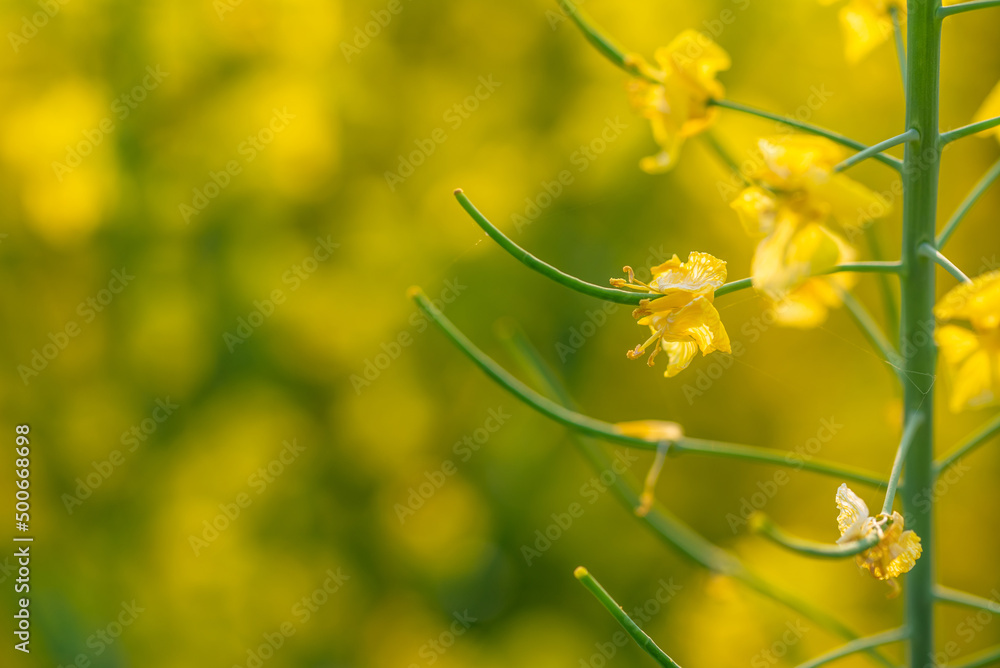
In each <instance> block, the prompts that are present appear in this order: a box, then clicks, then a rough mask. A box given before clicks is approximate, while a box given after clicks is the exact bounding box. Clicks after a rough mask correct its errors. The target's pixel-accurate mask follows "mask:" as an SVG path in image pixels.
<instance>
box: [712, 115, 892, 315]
mask: <svg viewBox="0 0 1000 668" xmlns="http://www.w3.org/2000/svg"><path fill="white" fill-rule="evenodd" d="M758 148H759V149H760V153H761V158H762V160H761V163H760V166H759V167H758V168H757V169H756V170H755V172H754V173H753V174H750V175H749V176H748V178H749V179H750V180H751V181H752V183H753V184H754V185H751V186H748V187H747V188H746V189H744V190H743V192H741V193H740V194H739V195H737V197H736V199H735V200H733V202H732V204H731V206H732V208H733V209H734V210H735V211H736V213H737V214H738V215H739V218H740V221H741V222H742V223H743V227H744V229H746V231H747V232H748V233H749V234H750V235H751V236H755V237H758V238H759V237H763V238H762V239H761V241H760V243H758V245H757V249H756V251H755V252H754V258H753V263H752V276H753V285H754V287H755V288H756V289H757V290H758V291H760V292H762V293H763V294H764V295H765V296H766V297H767V298H768V299H769V300H771V301H772V302H773V308H774V312H775V317H776V318H777V320H778V322H780V323H782V324H785V325H791V326H797V327H814V326H816V325H819V324H820V323H822V322H823V321H824V320H825V319H826V314H827V310H828V308H829V307H834V306H837V305H839V304H840V295H839V290H841V289H847V288H850V287H851V286H852V284H853V280H852V278H853V277H852V276H851V275H850V274H841V275H837V276H816V275H817V274H822V273H823V272H824V271H827V270H829V269H832V268H833V267H835V266H836V265H838V264H841V263H844V262H850V261H852V260H854V259H855V257H856V253H855V251H854V249H853V248H852V247H851V245H850V244H849V243H848V242H847V240H846V239H844V238H843V237H842V236H841V235H840V234H839V233H838V226H839V227H841V228H844V229H847V230H854V231H857V230H858V229H859V228H860V225H861V223H862V218H861V217H860V216H859V214H858V212H859V211H872V210H881V211H883V212H888V211H889V206H888V205H887V204H886V203H883V202H881V200H880V199H879V196H878V195H876V194H875V193H874V192H872V191H871V190H869V189H868V188H866V187H864V186H863V185H861V184H860V183H857V182H856V181H853V180H851V179H849V178H847V177H846V176H844V175H843V174H838V173H835V172H834V171H833V168H834V167H835V166H836V165H837V163H839V162H840V161H841V160H843V159H844V158H845V157H846V155H845V152H844V151H843V150H842V149H841V148H840V147H839V146H837V145H836V144H834V143H833V142H831V141H829V140H827V139H823V138H821V137H813V136H810V135H786V136H781V137H770V138H764V139H761V140H760V141H759V142H758ZM865 220H867V219H865Z"/></svg>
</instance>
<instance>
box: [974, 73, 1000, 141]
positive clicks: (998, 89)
mask: <svg viewBox="0 0 1000 668" xmlns="http://www.w3.org/2000/svg"><path fill="white" fill-rule="evenodd" d="M997 116H1000V83H997V85H996V86H994V87H993V90H991V91H990V94H989V95H987V96H986V99H985V100H983V106H981V107H979V111H977V112H976V117H975V118H973V119H972V122H973V123H978V122H979V121H988V120H989V119H991V118H996V117H997ZM986 132H987V133H989V134H993V135H995V136H996V138H997V139H1000V126H997V127H995V128H990V129H989V130H986Z"/></svg>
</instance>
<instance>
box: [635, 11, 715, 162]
mask: <svg viewBox="0 0 1000 668" xmlns="http://www.w3.org/2000/svg"><path fill="white" fill-rule="evenodd" d="M628 59H629V62H630V63H631V64H633V65H635V66H636V67H638V68H639V70H640V71H641V72H642V73H643V74H644V75H646V76H647V77H648V78H649V79H653V80H654V81H655V82H656V83H653V82H652V81H648V80H647V79H644V78H635V79H632V80H631V81H629V83H628V93H629V99H630V101H631V102H632V105H633V106H634V107H635V108H636V109H638V110H639V111H640V112H641V113H642V115H643V116H645V117H646V118H648V119H649V122H650V124H651V125H652V127H653V137H654V138H655V139H656V143H658V144H659V145H660V147H661V149H662V150H661V151H660V152H659V153H658V154H656V155H655V156H651V157H648V158H643V160H642V161H641V162H640V163H639V166H640V167H641V168H642V169H643V171H646V172H648V173H650V174H656V173H659V172H665V171H667V170H669V169H671V168H672V167H673V166H674V164H675V163H676V161H677V156H678V155H679V154H680V150H681V146H682V145H683V143H684V140H685V139H687V138H688V137H691V136H692V135H696V134H698V133H699V132H702V131H704V130H705V129H706V128H708V127H709V126H710V125H711V124H712V123H713V122H714V121H715V118H716V116H717V115H718V109H716V108H714V107H713V106H711V105H710V104H709V102H710V101H711V100H712V99H718V98H721V97H722V96H723V95H724V93H725V90H724V89H723V87H722V84H720V83H719V82H718V81H716V79H715V75H716V74H717V73H718V72H720V71H722V70H727V69H729V66H730V59H729V54H728V53H726V52H725V51H724V50H723V49H722V48H720V47H719V46H718V45H717V44H715V42H713V41H712V40H711V39H709V38H708V37H707V36H706V35H704V34H703V33H700V32H698V31H697V30H685V31H684V32H682V33H681V34H680V35H678V36H677V37H675V38H674V40H673V41H672V42H671V43H670V44H669V45H668V46H667V47H665V48H661V49H658V50H657V52H656V62H657V64H658V65H659V69H657V68H655V67H653V66H652V65H650V64H649V63H648V62H647V61H646V60H645V59H644V58H643V57H642V56H640V55H637V54H630V55H629V56H628Z"/></svg>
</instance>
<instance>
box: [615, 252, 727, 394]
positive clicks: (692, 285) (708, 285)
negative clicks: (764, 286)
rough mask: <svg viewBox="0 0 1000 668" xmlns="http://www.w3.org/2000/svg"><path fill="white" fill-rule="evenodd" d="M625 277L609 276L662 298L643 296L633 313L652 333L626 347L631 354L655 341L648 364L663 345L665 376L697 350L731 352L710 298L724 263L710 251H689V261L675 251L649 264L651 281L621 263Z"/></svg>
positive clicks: (638, 353)
mask: <svg viewBox="0 0 1000 668" xmlns="http://www.w3.org/2000/svg"><path fill="white" fill-rule="evenodd" d="M624 271H625V272H626V273H627V274H628V280H625V279H622V278H616V279H611V284H612V285H614V286H615V287H620V288H622V287H625V288H633V289H637V290H643V291H649V292H656V293H659V294H661V295H663V296H662V297H659V298H656V299H652V300H650V299H644V300H642V301H641V302H640V303H639V308H637V309H635V310H634V311H633V312H632V316H633V317H635V318H636V320H637V321H638V323H639V324H640V325H643V326H648V327H649V330H650V332H651V336H650V337H649V338H648V339H646V341H645V342H643V343H641V344H639V345H637V346H636V347H635V348H634V349H632V350H630V351H628V357H629V359H637V358H639V357H642V356H643V354H644V353H645V352H646V348H648V347H649V346H651V345H653V344H657V345H656V346H654V348H653V351H652V353H650V356H649V361H648V364H649V365H650V366H653V360H654V359H655V358H656V355H657V353H659V351H660V349H661V348H662V349H663V350H664V351H665V352H666V353H667V359H668V363H667V370H666V371H665V372H664V374H663V375H665V376H667V377H668V378H669V377H671V376H676V375H677V374H678V373H680V372H681V371H682V370H683V369H685V368H687V366H688V365H689V364H690V363H691V360H692V359H694V356H695V354H696V353H697V352H698V350H699V349H700V350H701V354H702V355H707V354H709V353H710V352H714V351H716V350H719V351H722V352H724V353H728V352H731V348H730V345H729V335H728V334H726V329H725V327H723V325H722V319H721V318H720V317H719V312H718V311H717V310H716V309H715V306H714V305H713V303H712V302H713V301H714V299H715V290H716V289H717V288H719V287H720V286H721V285H722V284H723V283H725V282H726V263H725V262H724V261H722V260H719V259H718V258H715V257H713V256H711V255H709V254H708V253H697V252H693V253H691V254H690V255H688V261H687V262H681V260H680V258H678V257H677V256H676V255H674V256H673V258H672V259H670V260H667V261H666V262H664V263H663V264H661V265H657V266H656V267H653V269H652V272H653V277H652V278H651V279H650V281H649V283H648V284H647V283H643V282H641V281H637V280H635V274H634V273H633V271H632V268H631V267H625V268H624Z"/></svg>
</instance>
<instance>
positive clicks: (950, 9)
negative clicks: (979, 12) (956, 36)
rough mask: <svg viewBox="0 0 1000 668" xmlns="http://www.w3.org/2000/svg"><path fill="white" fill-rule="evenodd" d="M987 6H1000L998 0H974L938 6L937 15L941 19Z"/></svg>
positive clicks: (999, 0)
mask: <svg viewBox="0 0 1000 668" xmlns="http://www.w3.org/2000/svg"><path fill="white" fill-rule="evenodd" d="M988 7H1000V0H974V1H973V2H960V3H959V4H957V5H948V6H947V7H938V10H937V17H938V18H939V19H943V18H945V17H948V16H954V15H955V14H961V13H963V12H971V11H972V10H974V9H986V8H988Z"/></svg>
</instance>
